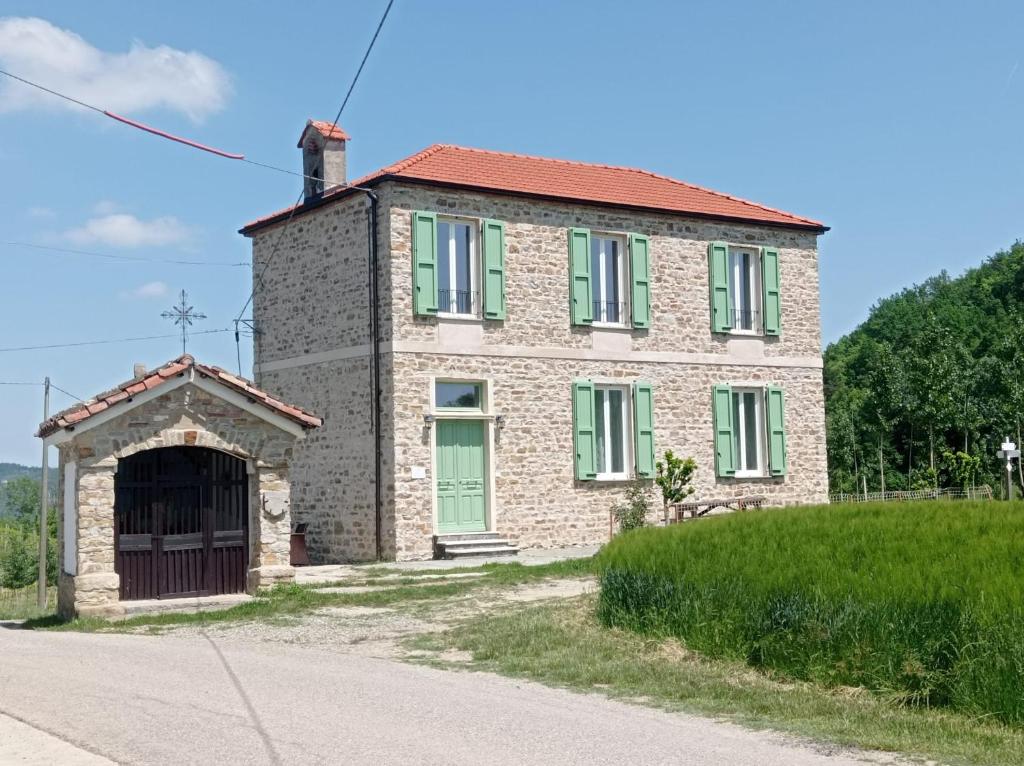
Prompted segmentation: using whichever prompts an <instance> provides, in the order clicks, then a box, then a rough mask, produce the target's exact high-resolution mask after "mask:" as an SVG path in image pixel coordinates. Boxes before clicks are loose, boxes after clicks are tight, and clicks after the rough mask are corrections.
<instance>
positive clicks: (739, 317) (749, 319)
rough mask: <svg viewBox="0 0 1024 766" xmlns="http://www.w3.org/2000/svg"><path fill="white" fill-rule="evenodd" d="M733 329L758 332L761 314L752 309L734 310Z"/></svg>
mask: <svg viewBox="0 0 1024 766" xmlns="http://www.w3.org/2000/svg"><path fill="white" fill-rule="evenodd" d="M731 314H732V329H734V330H756V329H758V327H759V326H760V325H759V323H760V321H761V313H760V312H759V311H753V310H750V309H733V310H732V312H731Z"/></svg>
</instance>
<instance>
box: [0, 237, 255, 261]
mask: <svg viewBox="0 0 1024 766" xmlns="http://www.w3.org/2000/svg"><path fill="white" fill-rule="evenodd" d="M3 244H5V245H10V246H13V247H31V248H32V249H34V250H48V251H52V252H54V253H65V254H67V255H85V256H89V257H91V258H108V259H110V260H114V261H131V262H134V263H170V264H174V265H176V266H236V267H237V266H248V265H249V264H248V263H231V262H230V261H182V260H175V259H171V258H142V257H140V256H136V255H112V254H110V253H94V252H92V251H90V250H72V249H71V248H67V247H51V246H49V245H34V244H32V243H31V242H4V243H3Z"/></svg>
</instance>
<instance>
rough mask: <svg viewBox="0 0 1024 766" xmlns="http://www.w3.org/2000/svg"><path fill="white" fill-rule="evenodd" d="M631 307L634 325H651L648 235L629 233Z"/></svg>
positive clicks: (641, 326) (642, 326) (645, 326)
mask: <svg viewBox="0 0 1024 766" xmlns="http://www.w3.org/2000/svg"><path fill="white" fill-rule="evenodd" d="M629 273H630V282H631V283H632V290H631V291H630V292H631V294H630V308H631V311H632V316H633V327H637V328H647V327H650V326H651V248H650V242H649V241H648V239H647V237H645V236H643V235H641V234H630V235H629Z"/></svg>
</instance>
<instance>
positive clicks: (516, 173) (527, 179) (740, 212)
mask: <svg viewBox="0 0 1024 766" xmlns="http://www.w3.org/2000/svg"><path fill="white" fill-rule="evenodd" d="M385 180H395V181H403V180H404V181H410V182H414V183H429V184H436V185H439V186H451V187H456V188H464V189H474V190H481V191H491V192H503V193H508V194H519V195H527V196H534V197H540V198H543V199H552V200H567V201H574V202H584V203H592V204H597V205H607V206H612V207H624V208H631V209H639V210H655V211H660V212H667V213H678V214H682V215H687V214H689V215H695V216H700V217H703V218H714V219H721V220H729V221H743V222H749V223H755V224H768V225H772V226H785V227H790V228H797V229H805V230H811V231H817V232H823V231H826V230H827V229H828V227H827V226H825V224H823V223H821V222H820V221H816V220H814V219H812V218H804V217H803V216H798V215H794V214H793V213H787V212H785V211H782V210H777V209H775V208H771V207H767V206H765V205H761V204H759V203H757V202H750V201H748V200H745V199H740V198H739V197H734V196H732V195H731V194H723V193H722V192H717V191H712V190H711V189H706V188H704V187H702V186H696V185H695V184H690V183H686V182H685V181H678V180H676V179H674V178H669V177H668V176H663V175H660V174H658V173H652V172H651V171H649V170H640V169H638V168H627V167H617V166H613V165H600V164H594V163H589V162H574V161H571V160H557V159H551V158H549V157H533V156H530V155H525V154H511V153H508V152H496V151H490V150H487V149H471V148H468V147H465V146H452V145H450V144H434V145H433V146H430V147H428V148H426V149H424V150H423V151H421V152H419V153H417V154H414V155H412V156H410V157H406V158H405V159H404V160H401V161H399V162H396V163H394V164H393V165H388V166H387V167H385V168H381V169H380V170H377V171H375V172H373V173H370V174H369V175H367V176H363V177H362V178H360V179H358V180H356V181H353V182H352V183H351V184H348V185H347V186H339V187H337V188H335V189H334V190H328V191H327V192H325V193H324V195H323V197H322V198H321V199H319V200H317V201H316V202H315V203H313V204H309V203H306V202H303V203H302V204H300V205H298V206H297V207H296V208H286V209H285V210H280V211H278V212H276V213H272V214H270V215H268V216H265V217H263V218H259V219H257V220H255V221H252V222H251V223H248V224H246V225H245V226H244V227H243V228H242V229H241V232H242V233H243V234H250V233H252V232H254V231H256V230H258V229H260V228H262V227H264V226H268V225H270V224H273V223H277V222H278V221H280V220H283V219H285V218H287V217H288V216H289V215H291V214H292V211H293V209H294V210H295V212H296V213H303V212H305V211H306V210H307V209H309V210H311V209H314V208H315V207H318V206H319V205H321V204H323V203H324V202H325V201H327V200H329V199H332V198H340V197H342V196H344V195H346V194H350V193H352V192H353V191H354V189H355V188H356V187H366V186H373V185H375V184H377V183H380V182H381V181H385Z"/></svg>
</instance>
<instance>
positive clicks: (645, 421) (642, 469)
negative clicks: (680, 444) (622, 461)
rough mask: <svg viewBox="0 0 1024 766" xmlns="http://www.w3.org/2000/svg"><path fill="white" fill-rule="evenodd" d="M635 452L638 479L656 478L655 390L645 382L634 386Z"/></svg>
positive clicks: (639, 382)
mask: <svg viewBox="0 0 1024 766" xmlns="http://www.w3.org/2000/svg"><path fill="white" fill-rule="evenodd" d="M633 450H634V453H635V458H636V475H637V478H643V479H652V478H654V389H653V387H652V386H651V384H650V383H647V382H645V381H637V382H636V383H634V384H633Z"/></svg>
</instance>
